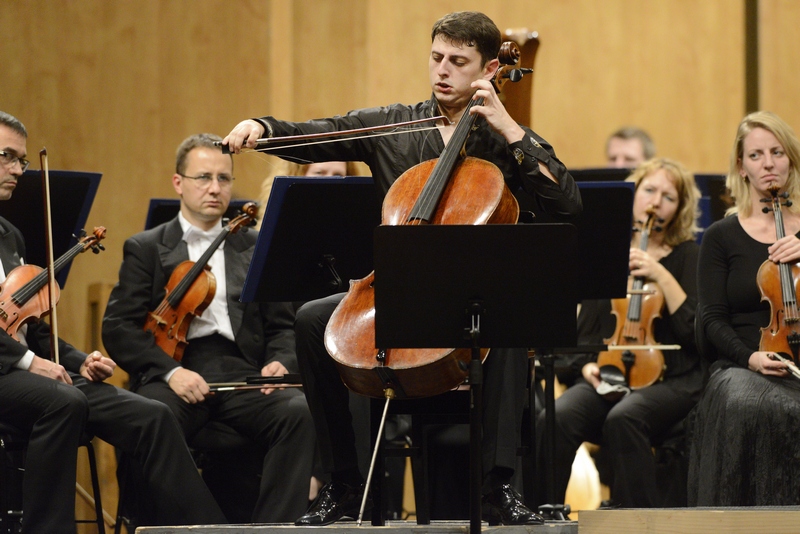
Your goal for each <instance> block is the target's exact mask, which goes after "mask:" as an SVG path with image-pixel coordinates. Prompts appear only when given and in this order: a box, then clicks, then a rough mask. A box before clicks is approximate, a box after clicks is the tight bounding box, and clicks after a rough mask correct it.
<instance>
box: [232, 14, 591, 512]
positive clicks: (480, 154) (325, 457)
mask: <svg viewBox="0 0 800 534" xmlns="http://www.w3.org/2000/svg"><path fill="white" fill-rule="evenodd" d="M431 40H432V45H431V53H430V56H429V58H428V71H429V78H430V85H431V90H432V92H433V95H432V96H431V98H430V99H429V100H427V101H424V102H420V103H418V104H414V105H401V104H393V105H390V106H386V107H380V108H371V109H361V110H356V111H352V112H350V113H348V114H347V115H345V116H337V117H332V118H326V119H321V120H314V121H309V122H304V123H292V122H286V121H281V120H278V119H275V118H273V117H264V118H260V119H256V120H245V121H242V122H241V123H239V124H238V125H237V126H236V127H234V129H233V130H232V131H231V132H230V134H229V135H228V136H227V137H226V138H225V140H224V143H225V144H227V145H228V147H229V148H230V149H231V150H232V151H234V152H239V151H240V150H241V149H242V148H246V147H250V148H252V147H254V146H255V141H256V139H258V138H260V137H263V136H265V135H268V136H286V135H293V134H305V133H317V132H332V131H337V130H349V129H354V128H360V127H363V126H365V125H370V126H371V125H383V124H392V123H396V122H400V121H407V120H411V119H422V118H430V117H435V116H438V115H444V116H445V117H446V119H444V120H442V119H439V121H438V122H437V124H436V128H435V129H434V130H432V131H424V132H413V133H409V134H405V135H393V136H375V137H371V138H365V139H358V140H346V141H343V142H338V143H328V144H313V145H307V146H304V147H297V148H291V149H285V150H283V151H279V152H277V154H278V155H281V156H291V157H292V158H293V159H299V160H304V161H330V160H342V159H344V160H352V161H363V162H365V163H366V164H367V165H368V166H369V168H370V170H371V171H372V176H373V178H374V179H375V183H376V185H377V187H378V189H379V192H380V194H381V196H382V197H383V196H385V195H386V193H387V191H389V189H390V187H391V186H392V184H393V183H394V182H395V180H397V179H398V178H399V177H400V176H401V174H402V173H403V172H404V171H406V170H407V169H409V168H411V167H413V166H414V165H416V164H418V163H420V162H423V161H427V160H432V159H435V158H438V157H439V155H440V154H441V153H442V151H443V150H444V149H445V146H447V144H448V142H450V141H451V138H452V137H453V135H454V132H456V131H457V127H458V123H459V121H467V124H468V123H469V122H470V121H471V120H472V119H473V118H477V122H476V124H475V127H474V129H473V130H472V131H471V133H470V135H469V137H468V138H467V140H466V143H465V151H466V154H467V155H468V156H475V157H477V158H482V159H485V160H488V161H490V162H492V163H494V164H495V165H496V166H497V167H498V168H499V170H500V172H501V173H502V176H503V178H504V180H505V183H506V184H507V185H508V186H509V189H511V190H512V191H516V190H517V189H519V188H522V189H524V190H525V191H526V192H527V194H530V195H531V196H532V197H533V198H534V199H535V201H536V203H537V205H538V206H540V207H541V208H542V209H543V210H546V211H548V212H550V213H552V214H553V215H556V216H560V217H561V218H562V219H564V218H569V217H570V216H574V215H576V214H577V213H579V212H580V209H581V204H580V196H579V193H578V189H577V187H576V185H575V182H574V181H573V179H572V177H571V176H570V174H569V172H568V171H567V169H566V168H565V167H564V165H563V164H562V163H561V162H560V161H559V160H558V159H557V158H556V156H555V153H554V152H553V150H552V148H551V147H550V145H549V144H547V142H546V141H545V140H544V139H542V138H541V137H539V136H538V135H536V134H535V133H534V132H532V131H531V130H530V129H528V128H523V127H521V126H519V125H518V124H517V123H516V122H515V121H514V120H513V119H512V118H511V116H510V115H509V114H508V112H507V111H506V109H505V108H504V107H503V105H502V103H501V102H500V99H499V97H498V95H497V94H496V93H495V90H494V88H493V87H492V85H491V83H490V79H491V78H492V77H493V74H494V72H495V71H496V69H497V68H498V66H499V61H498V53H499V50H500V41H501V34H500V31H499V30H498V29H497V27H496V26H495V24H494V23H493V22H492V21H491V20H490V19H489V18H488V17H486V16H485V15H483V14H482V13H477V12H458V13H451V14H449V15H446V16H445V17H443V18H442V19H440V20H439V21H438V22H436V23H435V25H434V26H433V31H432V35H431ZM473 96H475V97H476V98H479V97H480V98H483V99H484V102H483V104H482V105H475V106H474V107H472V108H471V109H470V112H469V113H470V116H467V115H466V114H465V110H466V109H467V105H468V103H469V102H470V100H471V99H472V98H473ZM468 119H469V120H468ZM440 161H441V160H440ZM475 193H477V192H475ZM531 282H532V283H534V282H535V281H534V280H532V281H531ZM342 299H343V295H342V294H339V295H333V296H331V297H328V298H324V299H320V300H317V301H312V302H310V303H307V304H306V305H304V306H303V307H302V308H301V309H300V310H299V311H298V315H297V321H296V326H295V331H296V333H297V356H298V361H299V363H300V372H301V375H302V378H303V384H304V386H305V389H304V391H305V393H306V396H307V398H308V401H309V407H310V408H311V412H312V414H313V416H314V422H315V424H316V428H317V436H318V439H319V441H320V448H321V456H322V462H323V465H324V467H325V469H326V471H327V472H328V473H330V476H331V480H332V481H331V483H329V484H327V485H326V486H325V487H324V488H323V489H322V490H321V492H320V495H319V497H318V498H317V500H316V501H315V502H314V503H312V505H311V507H310V509H309V510H308V512H307V513H306V514H305V515H303V516H302V517H300V518H299V519H298V520H297V521H296V523H295V524H297V525H326V524H330V523H333V522H335V521H338V520H339V519H341V518H342V517H345V516H350V517H353V516H354V515H357V513H358V511H359V508H360V504H361V498H362V495H363V493H364V479H363V478H362V476H361V474H360V473H359V470H358V460H357V454H356V447H355V444H354V440H355V434H354V431H353V426H352V418H351V414H350V411H349V409H348V395H347V389H346V388H345V386H344V385H343V384H342V382H341V380H339V378H338V374H339V373H338V370H337V366H336V365H335V363H334V361H333V359H332V358H331V357H330V355H329V354H328V352H327V351H326V348H325V345H324V334H325V327H326V325H327V323H328V321H329V319H330V318H331V315H332V314H333V312H334V310H335V308H336V307H337V305H338V304H339V302H340V301H341V300H342ZM483 368H484V397H483V398H484V401H485V402H484V407H483V414H484V419H483V431H484V432H483V435H484V441H483V474H484V479H485V484H484V492H485V497H484V502H485V504H486V506H487V508H488V512H489V514H490V520H492V521H500V522H502V523H504V524H524V523H540V522H542V518H541V516H539V515H538V514H535V513H534V512H532V511H531V510H530V509H528V508H527V507H526V506H525V505H524V504H523V503H522V500H521V498H520V496H519V494H518V493H517V491H516V490H515V489H514V488H513V487H512V486H511V484H510V481H511V477H512V475H513V474H514V469H515V466H516V465H517V460H518V459H517V457H516V451H517V446H518V444H519V441H520V430H521V420H522V411H523V401H524V396H525V395H524V391H525V387H526V378H527V375H528V372H527V369H528V363H527V350H526V348H519V349H496V350H495V349H493V350H492V352H491V354H490V355H489V357H488V358H487V360H486V362H485V363H484V367H483ZM465 491H466V488H465Z"/></svg>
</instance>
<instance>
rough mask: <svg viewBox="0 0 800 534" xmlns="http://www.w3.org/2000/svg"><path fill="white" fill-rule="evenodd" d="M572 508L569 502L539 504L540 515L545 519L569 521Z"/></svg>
mask: <svg viewBox="0 0 800 534" xmlns="http://www.w3.org/2000/svg"><path fill="white" fill-rule="evenodd" d="M571 511H572V508H570V506H569V505H568V504H542V505H540V506H539V515H541V516H542V517H543V518H544V520H545V521H569V520H570V519H569V514H570V512H571Z"/></svg>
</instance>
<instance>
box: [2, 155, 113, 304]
mask: <svg viewBox="0 0 800 534" xmlns="http://www.w3.org/2000/svg"><path fill="white" fill-rule="evenodd" d="M48 174H49V175H50V198H51V203H50V204H51V206H50V209H51V223H52V226H53V256H54V258H53V259H54V260H55V259H58V258H60V257H61V256H63V255H64V254H65V253H66V252H67V251H68V250H69V249H70V248H71V247H72V246H73V245H75V244H76V243H77V240H76V239H75V238H73V237H72V236H73V234H74V235H79V232H80V231H81V230H84V229H85V230H86V232H87V233H91V232H92V230H93V228H85V225H86V221H87V219H88V218H89V211H90V210H91V209H92V204H93V203H94V197H95V195H96V193H97V188H98V187H99V186H100V177H101V176H102V174H100V173H96V172H82V171H59V170H50V171H49V172H48ZM43 197H44V195H43V193H42V172H41V171H40V170H33V169H28V170H27V171H25V173H24V174H23V175H22V177H21V178H20V179H19V180H18V181H17V187H16V188H15V189H14V193H13V194H12V195H11V199H10V200H7V201H5V202H0V215H2V216H3V217H5V218H6V219H8V220H9V221H11V223H12V224H13V225H14V226H16V227H17V228H19V229H20V231H21V232H22V235H23V237H24V238H25V256H26V257H25V262H26V263H28V264H30V265H37V266H39V267H44V266H45V265H46V264H47V245H46V243H45V231H44V201H43ZM100 224H101V225H102V224H103V223H102V221H100ZM108 231H109V233H111V232H113V231H114V230H113V228H108ZM89 255H90V256H94V254H91V253H89ZM85 259H86V260H90V261H91V260H93V259H94V258H85ZM71 266H72V262H70V263H69V264H67V265H66V266H64V268H63V269H61V271H59V273H58V274H57V275H56V280H57V281H58V284H59V285H60V286H61V287H62V288H63V287H64V286H65V285H66V283H67V275H68V274H69V270H70V267H71Z"/></svg>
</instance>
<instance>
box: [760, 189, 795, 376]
mask: <svg viewBox="0 0 800 534" xmlns="http://www.w3.org/2000/svg"><path fill="white" fill-rule="evenodd" d="M778 191H779V187H778V186H777V185H775V186H773V187H770V188H769V192H770V194H771V197H772V198H771V199H770V198H764V199H761V202H768V203H771V204H772V207H771V208H770V207H766V206H765V207H764V208H763V209H762V211H763V212H764V213H768V212H769V211H772V214H773V215H774V217H775V237H776V238H777V239H781V238H783V237H784V236H785V235H786V233H785V230H784V226H783V215H782V214H781V205H784V206H791V205H792V201H791V200H789V198H788V197H789V194H788V193H782V194H779V193H778ZM781 199H783V200H784V201H783V204H781ZM799 276H800V266H798V264H796V263H795V264H789V263H778V264H776V263H774V262H771V261H769V260H766V261H765V262H764V263H762V264H761V267H760V268H759V269H758V274H757V275H756V281H757V283H758V289H759V291H760V292H761V300H762V301H764V300H766V301H768V302H769V308H770V322H769V325H768V326H767V327H766V328H762V329H761V341H760V342H759V345H758V350H760V351H767V352H774V353H777V354H781V355H783V356H784V358H786V359H789V360H791V361H792V362H793V363H794V364H795V365H797V364H798V363H800V362H798V349H799V348H800V313H799V312H798V308H797V279H798V277H799Z"/></svg>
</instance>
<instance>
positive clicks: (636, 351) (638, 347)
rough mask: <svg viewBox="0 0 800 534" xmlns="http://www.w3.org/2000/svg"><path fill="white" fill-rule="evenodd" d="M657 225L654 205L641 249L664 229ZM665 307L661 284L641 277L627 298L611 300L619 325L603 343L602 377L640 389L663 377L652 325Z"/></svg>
mask: <svg viewBox="0 0 800 534" xmlns="http://www.w3.org/2000/svg"><path fill="white" fill-rule="evenodd" d="M657 222H658V221H657V218H656V216H655V210H654V209H653V207H652V206H651V207H649V208H648V210H647V221H646V222H645V223H644V224H643V226H642V230H641V232H642V235H641V238H640V240H639V249H640V250H643V251H646V250H647V245H648V243H649V239H650V233H651V232H652V231H653V230H655V231H660V230H661V228H660V227H658V226H656V223H657ZM663 308H664V294H663V292H662V291H661V288H660V287H659V286H658V284H656V283H654V282H647V281H646V280H645V279H644V278H643V277H640V276H635V277H631V278H630V279H629V280H628V296H627V297H626V298H621V299H612V300H611V309H612V311H611V313H612V314H613V315H614V316H616V319H617V326H616V328H615V330H614V334H613V335H612V336H611V337H610V338H608V339H604V340H603V342H604V343H606V344H607V345H608V350H606V351H603V352H600V353H599V354H598V355H597V365H598V367H600V373H601V378H603V379H604V380H605V381H606V382H609V381H610V380H613V381H614V382H619V381H620V378H619V377H620V375H622V377H623V380H624V382H623V383H624V385H626V386H627V387H629V388H631V389H639V388H643V387H647V386H650V385H652V384H654V383H655V382H657V381H658V380H660V379H661V378H662V377H663V376H664V371H665V369H666V365H665V364H664V354H663V353H662V352H661V350H660V348H659V346H658V344H657V343H656V340H655V338H654V337H653V322H654V321H655V320H656V319H657V318H660V317H661V310H662V309H663ZM623 317H624V318H625V319H624V320H622V318H623ZM614 377H616V380H615V379H614Z"/></svg>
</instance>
